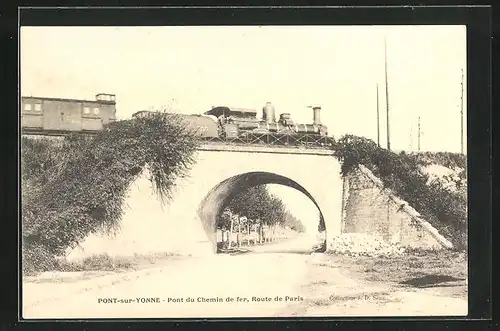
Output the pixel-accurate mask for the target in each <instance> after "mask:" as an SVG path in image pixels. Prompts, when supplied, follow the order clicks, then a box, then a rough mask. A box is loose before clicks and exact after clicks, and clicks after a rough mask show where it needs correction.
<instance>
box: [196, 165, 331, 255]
mask: <svg viewBox="0 0 500 331" xmlns="http://www.w3.org/2000/svg"><path fill="white" fill-rule="evenodd" d="M265 184H278V185H284V186H288V187H291V188H293V189H296V190H298V191H299V192H301V193H303V194H304V195H305V196H307V197H308V198H309V199H310V200H311V201H312V202H313V203H314V204H315V205H316V207H317V208H318V210H319V213H320V222H323V224H324V216H323V212H322V209H321V206H320V205H319V203H318V202H317V200H316V199H315V198H314V197H313V196H312V195H311V193H309V191H308V190H307V189H305V188H304V187H303V186H302V185H301V184H299V183H297V182H296V181H294V180H292V179H290V178H288V177H285V176H282V175H278V174H276V173H272V172H264V171H252V172H246V173H241V174H238V175H235V176H232V177H229V178H227V179H225V180H223V181H222V182H220V183H219V184H217V185H216V186H215V187H213V188H212V189H211V190H210V191H209V192H208V193H207V195H206V196H205V197H204V198H203V200H202V201H201V202H200V204H199V207H198V217H199V219H200V220H201V223H202V225H203V229H204V230H205V233H206V234H207V237H208V238H209V240H210V241H211V243H212V248H213V250H214V251H215V250H216V233H215V227H216V222H217V218H218V216H219V215H220V213H221V212H222V210H223V209H224V207H225V206H226V205H227V204H228V203H229V201H231V199H232V198H233V197H234V196H236V195H237V194H238V193H240V192H242V191H244V190H247V189H249V188H251V187H254V186H258V185H265ZM324 225H325V224H324ZM325 228H326V225H325Z"/></svg>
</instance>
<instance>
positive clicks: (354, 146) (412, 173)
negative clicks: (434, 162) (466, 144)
mask: <svg viewBox="0 0 500 331" xmlns="http://www.w3.org/2000/svg"><path fill="white" fill-rule="evenodd" d="M335 155H336V156H337V157H338V158H339V160H340V161H341V163H342V168H341V169H342V170H341V172H342V175H346V174H347V173H348V172H349V171H350V170H351V169H352V168H353V167H355V166H357V165H359V164H362V165H364V166H366V167H367V168H368V169H370V170H371V171H372V172H373V173H374V175H376V176H377V177H379V178H380V179H381V180H382V182H383V183H384V186H385V187H387V188H389V189H391V190H392V191H394V192H395V193H396V194H397V195H398V196H399V197H400V198H402V199H404V200H406V201H407V202H408V203H409V204H410V205H411V206H412V207H413V208H415V209H416V210H417V211H418V212H419V213H420V214H421V215H422V216H423V217H424V218H425V219H426V220H428V221H429V222H430V223H431V224H432V225H433V226H434V227H435V228H436V229H437V230H438V231H440V233H441V234H443V235H444V236H446V237H448V238H449V239H450V240H451V241H452V242H453V244H454V246H455V247H456V248H458V249H463V248H465V246H466V244H467V239H466V231H467V210H466V207H467V200H466V199H465V200H464V197H463V196H462V195H460V194H457V193H453V192H450V191H448V190H446V188H445V187H444V186H443V185H442V184H441V183H439V182H432V183H430V184H428V176H427V175H426V174H424V173H423V172H422V171H421V169H420V165H421V164H422V163H420V161H419V158H418V157H415V155H409V154H405V153H404V152H402V153H400V154H397V153H394V152H391V151H389V150H387V149H383V148H380V147H378V146H377V144H376V143H375V142H374V141H372V140H370V139H366V138H362V137H357V136H353V135H346V136H344V137H342V138H341V139H339V140H338V141H337V142H336V145H335ZM429 155H430V154H429ZM429 155H427V157H429ZM451 155H452V154H451V153H442V155H441V154H439V156H434V157H438V158H440V160H442V162H450V163H452V164H457V165H459V164H460V165H464V164H465V161H464V160H463V157H461V156H460V157H459V156H451ZM430 157H432V156H430Z"/></svg>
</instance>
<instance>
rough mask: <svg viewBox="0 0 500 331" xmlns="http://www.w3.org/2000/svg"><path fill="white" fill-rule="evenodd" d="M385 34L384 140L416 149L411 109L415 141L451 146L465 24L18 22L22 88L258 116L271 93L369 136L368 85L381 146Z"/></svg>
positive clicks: (127, 113) (130, 107)
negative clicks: (252, 111)
mask: <svg viewBox="0 0 500 331" xmlns="http://www.w3.org/2000/svg"><path fill="white" fill-rule="evenodd" d="M384 40H385V41H386V45H387V75H388V93H389V109H390V129H391V147H392V149H393V150H396V151H399V150H407V151H412V150H416V148H417V122H418V120H417V119H418V117H420V128H421V135H420V136H421V139H420V145H421V150H428V151H450V152H460V102H461V100H460V99H461V78H462V69H463V71H464V85H463V86H464V116H466V107H465V105H466V104H467V100H466V94H467V93H466V91H467V86H466V81H467V77H466V76H465V75H466V70H467V68H466V28H465V26H391V27H389V26H264V27H259V26H237V27H234V26H233V27H228V26H226V27H222V26H220V27H217V26H211V27H208V26H205V27H181V26H177V27H22V28H21V53H20V66H21V80H20V89H21V94H22V95H23V96H40V97H59V98H76V99H90V100H93V99H94V98H95V95H96V94H98V93H113V94H116V99H117V118H118V119H124V118H129V117H131V115H132V114H133V113H135V112H137V111H140V110H144V109H155V108H156V109H160V108H169V109H171V110H172V111H175V112H179V113H184V114H201V113H203V112H205V111H207V110H209V109H210V108H211V107H212V106H222V105H224V106H232V107H242V108H252V109H255V110H257V111H258V114H259V116H260V115H261V112H262V107H263V106H264V104H265V103H266V102H272V103H273V105H274V106H275V108H276V113H277V115H278V114H280V113H290V114H291V116H292V118H293V119H294V120H295V121H296V122H298V123H312V110H311V109H310V108H307V106H310V105H321V107H322V114H321V119H322V122H323V124H325V125H327V126H328V131H329V134H333V136H334V137H336V138H338V137H340V136H342V135H344V134H355V135H359V136H364V137H367V138H370V139H373V140H374V141H377V115H376V114H377V84H378V92H379V112H380V132H381V133H380V143H381V145H382V146H383V147H385V146H386V114H387V113H386V97H385V94H386V93H385V78H384ZM465 122H466V121H464V123H465ZM466 131H467V130H466V128H465V127H464V136H465V135H466ZM292 195H293V194H292ZM297 199H298V198H293V199H292V200H290V201H293V202H290V204H291V205H297V201H298V200H297ZM303 199H304V198H303ZM304 204H306V202H304ZM298 205H301V204H298ZM304 215H305V214H304ZM297 216H299V217H300V215H297Z"/></svg>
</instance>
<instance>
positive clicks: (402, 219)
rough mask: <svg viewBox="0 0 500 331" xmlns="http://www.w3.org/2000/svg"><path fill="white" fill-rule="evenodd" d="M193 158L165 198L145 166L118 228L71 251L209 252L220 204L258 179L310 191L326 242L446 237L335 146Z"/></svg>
mask: <svg viewBox="0 0 500 331" xmlns="http://www.w3.org/2000/svg"><path fill="white" fill-rule="evenodd" d="M196 159H197V162H196V163H195V164H194V165H193V166H192V168H191V170H190V173H189V176H188V177H187V178H184V179H180V180H179V181H178V182H177V183H176V185H175V187H174V189H173V194H172V201H171V202H170V203H168V204H166V205H164V204H162V203H161V202H160V200H159V199H158V198H157V197H156V196H155V195H154V193H153V191H152V186H151V183H150V182H149V180H148V173H147V172H144V173H143V174H142V175H141V176H140V178H138V179H137V181H136V182H135V183H134V184H133V185H132V186H131V188H130V191H129V195H128V198H127V202H126V210H125V212H124V215H123V219H122V226H121V230H120V232H119V233H118V234H117V235H116V236H115V237H112V238H110V237H107V236H106V235H104V234H102V235H101V234H96V235H91V236H89V237H88V238H87V239H86V241H85V242H84V243H83V244H82V245H81V247H79V248H77V249H75V250H74V251H72V252H69V255H68V257H69V258H71V257H75V258H78V257H83V256H89V255H92V254H99V253H107V254H110V255H130V254H132V255H133V254H147V253H152V252H166V251H168V252H178V253H182V254H186V253H188V254H191V255H204V254H213V253H215V252H216V240H217V237H216V221H217V219H218V215H220V213H221V212H222V208H223V206H224V205H225V204H226V203H227V202H228V201H230V200H231V198H232V197H233V196H234V195H236V194H238V193H239V192H241V191H243V190H246V189H248V188H250V187H252V186H256V185H262V184H279V185H285V186H288V187H291V188H293V189H296V190H298V191H300V192H302V193H303V194H304V195H305V196H307V197H308V198H309V199H311V201H312V202H313V203H314V204H315V205H316V206H317V208H318V211H319V213H318V223H319V220H320V218H322V219H323V220H324V224H325V228H326V231H325V238H326V243H327V250H328V249H329V248H330V246H331V244H332V242H333V239H334V237H335V236H336V235H339V234H341V233H342V232H364V233H367V232H368V233H373V234H379V235H381V236H383V237H384V238H385V239H386V240H389V241H397V242H400V243H402V244H405V245H406V246H416V247H422V246H423V247H446V246H449V245H450V244H449V242H448V241H447V240H446V239H445V238H443V237H442V236H440V235H439V233H437V231H435V229H433V228H432V227H431V226H430V225H429V224H428V223H427V222H425V221H424V220H421V219H420V218H419V215H418V213H416V212H415V211H414V210H413V209H412V208H411V207H409V206H406V205H405V202H404V201H401V200H399V199H398V198H397V197H395V196H393V195H392V194H391V193H390V192H388V191H386V190H384V189H383V187H381V183H380V181H378V179H377V178H375V177H374V176H373V175H372V174H371V173H370V172H369V170H367V169H366V168H364V167H361V168H359V169H357V170H355V171H353V172H352V173H351V174H349V175H348V176H346V177H344V178H342V176H341V174H340V168H341V164H340V162H339V161H338V160H337V159H336V158H335V157H334V156H333V151H332V150H329V149H325V148H311V147H309V148H297V147H292V148H287V147H279V146H259V145H251V144H247V145H231V144H223V143H210V142H208V143H204V144H202V145H201V147H200V148H199V150H198V152H197V155H196ZM402 205H405V208H401V206H402Z"/></svg>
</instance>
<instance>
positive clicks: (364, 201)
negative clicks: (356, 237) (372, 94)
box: [342, 165, 452, 249]
mask: <svg viewBox="0 0 500 331" xmlns="http://www.w3.org/2000/svg"><path fill="white" fill-rule="evenodd" d="M343 187H344V194H343V204H342V205H343V212H342V223H343V224H342V226H343V232H344V233H368V234H373V235H376V236H380V237H382V238H384V240H386V241H388V242H393V243H398V244H400V245H402V246H404V247H408V248H424V249H441V248H452V244H451V243H450V242H449V241H448V240H447V239H446V238H444V237H443V236H441V235H440V234H439V233H438V231H437V230H436V229H435V228H434V227H432V226H431V225H430V224H429V223H428V222H426V221H425V220H423V219H422V218H421V216H420V215H419V213H418V212H417V211H415V210H414V209H413V208H412V207H410V206H409V205H408V203H407V202H406V201H404V200H401V199H399V198H398V197H397V196H396V195H395V194H394V193H393V192H391V191H390V190H387V189H384V187H383V184H382V182H381V181H380V179H378V178H377V177H375V176H374V175H373V173H372V172H371V171H370V170H369V169H367V168H366V167H364V166H362V165H361V166H359V167H357V168H355V169H353V170H352V171H351V172H350V173H349V174H348V175H347V176H345V177H344V185H343Z"/></svg>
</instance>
